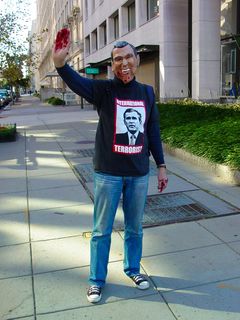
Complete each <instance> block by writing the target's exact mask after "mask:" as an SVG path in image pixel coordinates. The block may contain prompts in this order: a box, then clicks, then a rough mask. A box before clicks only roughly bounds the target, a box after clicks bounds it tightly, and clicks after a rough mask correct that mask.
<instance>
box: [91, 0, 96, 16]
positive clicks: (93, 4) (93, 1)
mask: <svg viewBox="0 0 240 320" xmlns="http://www.w3.org/2000/svg"><path fill="white" fill-rule="evenodd" d="M95 7H96V4H95V0H92V13H93V12H94V10H95Z"/></svg>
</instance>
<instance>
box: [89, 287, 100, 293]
mask: <svg viewBox="0 0 240 320" xmlns="http://www.w3.org/2000/svg"><path fill="white" fill-rule="evenodd" d="M100 293H101V288H100V287H98V286H91V287H90V288H89V289H88V294H89V295H90V294H100Z"/></svg>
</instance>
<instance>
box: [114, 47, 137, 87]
mask: <svg viewBox="0 0 240 320" xmlns="http://www.w3.org/2000/svg"><path fill="white" fill-rule="evenodd" d="M138 64H139V57H138V56H137V57H136V56H135V54H134V51H133V49H132V47H131V46H129V45H127V46H125V47H123V48H115V49H114V50H113V61H112V71H113V73H114V74H115V76H116V77H117V78H118V79H120V80H122V82H123V83H128V82H130V81H132V80H133V78H134V76H135V74H136V71H137V67H138Z"/></svg>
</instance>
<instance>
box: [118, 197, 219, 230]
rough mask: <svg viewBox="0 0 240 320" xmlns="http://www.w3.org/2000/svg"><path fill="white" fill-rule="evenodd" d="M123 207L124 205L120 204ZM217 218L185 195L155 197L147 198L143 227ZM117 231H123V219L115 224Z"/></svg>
mask: <svg viewBox="0 0 240 320" xmlns="http://www.w3.org/2000/svg"><path fill="white" fill-rule="evenodd" d="M120 206H122V203H120ZM213 216H216V214H215V213H214V212H212V211H211V210H208V209H207V208H205V207H204V206H202V205H201V204H200V203H199V202H196V201H195V200H193V199H191V198H190V197H188V196H186V195H185V194H184V193H182V192H181V193H180V192H179V193H174V194H163V195H153V196H148V197H147V202H146V207H145V212H144V217H143V227H145V228H147V227H152V226H160V225H164V224H170V223H176V222H183V221H193V220H199V219H203V218H207V217H213ZM114 229H115V230H123V229H124V222H123V217H122V219H119V220H118V221H115V223H114Z"/></svg>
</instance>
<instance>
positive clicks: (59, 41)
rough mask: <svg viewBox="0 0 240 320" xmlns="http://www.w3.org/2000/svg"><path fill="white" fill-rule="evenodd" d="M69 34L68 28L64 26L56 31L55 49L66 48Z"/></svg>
mask: <svg viewBox="0 0 240 320" xmlns="http://www.w3.org/2000/svg"><path fill="white" fill-rule="evenodd" d="M69 35H70V31H69V29H66V28H64V29H62V30H60V31H58V33H57V38H56V43H55V51H56V50H59V49H62V48H66V46H67V45H68V41H69Z"/></svg>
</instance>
